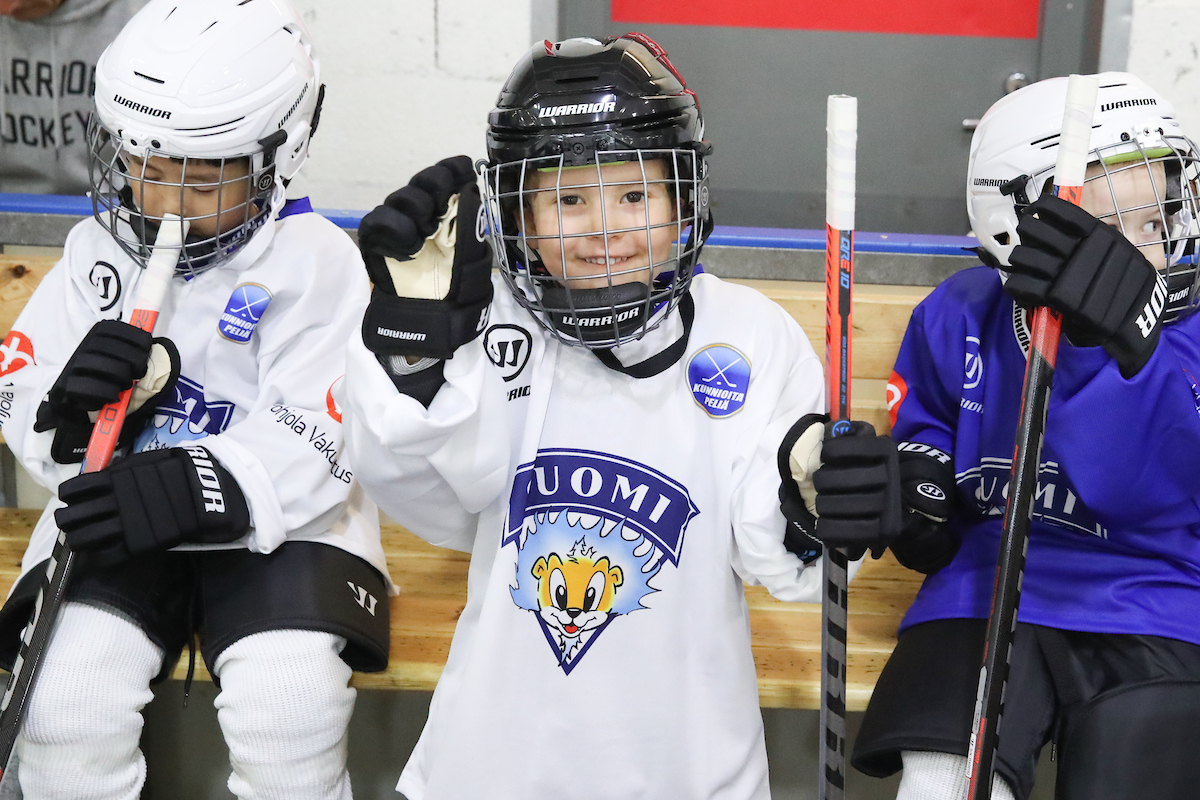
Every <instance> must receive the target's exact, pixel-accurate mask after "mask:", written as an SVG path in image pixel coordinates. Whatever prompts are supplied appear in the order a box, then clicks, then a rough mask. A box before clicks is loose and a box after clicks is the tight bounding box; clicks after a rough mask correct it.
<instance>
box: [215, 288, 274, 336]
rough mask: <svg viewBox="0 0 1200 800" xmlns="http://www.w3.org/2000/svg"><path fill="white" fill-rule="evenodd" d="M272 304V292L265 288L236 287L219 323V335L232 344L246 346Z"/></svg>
mask: <svg viewBox="0 0 1200 800" xmlns="http://www.w3.org/2000/svg"><path fill="white" fill-rule="evenodd" d="M270 304H271V292H270V291H268V289H267V287H265V286H260V285H259V284H257V283H243V284H241V285H239V286H236V287H234V289H233V294H231V295H230V296H229V302H228V303H226V304H225V311H224V313H222V314H221V319H220V321H219V322H218V323H217V333H219V334H221V335H222V336H224V337H225V338H226V339H228V340H229V341H231V342H237V343H238V344H246V342H248V341H250V337H251V336H253V335H254V329H255V328H257V327H258V322H259V320H261V319H262V315H263V312H264V311H266V310H267V306H268V305H270Z"/></svg>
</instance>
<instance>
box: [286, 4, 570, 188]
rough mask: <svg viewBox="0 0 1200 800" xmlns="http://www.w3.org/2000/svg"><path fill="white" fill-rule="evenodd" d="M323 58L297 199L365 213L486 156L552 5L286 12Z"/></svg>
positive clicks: (544, 32)
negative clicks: (503, 104) (432, 175)
mask: <svg viewBox="0 0 1200 800" xmlns="http://www.w3.org/2000/svg"><path fill="white" fill-rule="evenodd" d="M295 5H296V7H297V9H298V10H299V11H300V12H301V14H302V15H303V16H304V19H305V21H306V22H307V24H308V26H309V28H310V30H311V32H312V35H313V38H314V39H315V41H316V44H317V48H318V54H319V55H320V57H321V73H322V80H323V81H324V82H325V84H326V87H327V89H326V100H325V108H324V112H323V114H322V117H321V124H320V130H319V131H318V134H317V136H316V137H315V139H314V140H313V145H312V150H311V157H310V159H309V161H308V163H307V164H306V165H305V168H304V170H303V172H302V174H301V176H300V177H299V178H298V179H297V180H298V182H297V186H296V188H295V190H294V193H295V192H299V193H307V194H309V195H311V196H312V198H313V201H314V202H315V203H316V204H317V205H318V206H321V207H325V208H360V209H365V208H371V207H373V206H375V205H376V204H378V203H379V202H380V201H381V200H382V199H383V198H384V197H385V196H386V195H387V194H388V193H389V192H391V191H393V190H394V189H396V188H398V187H399V186H401V185H403V184H404V183H405V182H407V180H408V178H409V177H410V176H412V174H413V173H414V172H416V171H417V170H419V169H421V168H423V167H426V166H429V165H430V164H432V163H434V162H435V161H437V160H439V159H441V158H445V157H447V156H452V155H457V154H459V153H465V154H466V155H469V156H471V157H472V158H481V157H483V155H484V138H483V137H484V129H485V124H486V120H487V113H488V111H489V110H490V109H491V108H492V106H493V105H494V104H495V101H496V97H497V95H498V94H499V91H500V87H501V85H502V84H503V82H504V79H505V78H506V77H507V76H508V73H509V71H510V70H511V69H512V67H513V65H514V64H515V63H516V62H517V60H518V59H519V58H520V57H521V55H522V54H523V53H524V52H525V51H526V50H527V49H528V48H529V46H530V44H531V43H532V42H533V41H535V40H540V39H544V38H553V37H554V36H555V29H556V28H557V22H556V9H557V3H555V2H553V1H552V0H386V1H385V2H381V0H295Z"/></svg>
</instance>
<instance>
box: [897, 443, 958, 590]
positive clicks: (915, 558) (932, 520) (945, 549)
mask: <svg viewBox="0 0 1200 800" xmlns="http://www.w3.org/2000/svg"><path fill="white" fill-rule="evenodd" d="M896 449H897V450H898V451H899V455H900V499H901V502H902V503H903V504H904V528H903V531H902V532H901V533H900V535H899V536H898V537H896V540H895V541H894V542H892V545H891V547H892V553H893V554H894V555H895V556H896V560H897V561H899V562H900V563H901V564H903V565H904V566H906V567H908V568H909V569H913V570H916V571H917V572H923V573H925V574H926V575H932V574H933V573H935V572H937V571H938V570H940V569H941V568H942V567H944V566H946V565H947V564H949V563H950V562H951V561H952V560H953V559H954V556H955V554H956V553H957V552H958V547H959V545H960V544H962V539H961V538H960V537H959V535H958V533H957V532H956V531H954V530H952V529H951V527H950V525H949V520H950V517H951V515H952V514H953V513H954V506H955V498H956V497H957V495H956V490H955V483H954V460H953V459H952V458H951V457H950V455H949V454H948V453H944V452H942V451H941V450H938V449H937V448H936V447H930V446H929V445H926V444H921V443H920V442H902V443H900V444H899V445H898V446H897V448H896Z"/></svg>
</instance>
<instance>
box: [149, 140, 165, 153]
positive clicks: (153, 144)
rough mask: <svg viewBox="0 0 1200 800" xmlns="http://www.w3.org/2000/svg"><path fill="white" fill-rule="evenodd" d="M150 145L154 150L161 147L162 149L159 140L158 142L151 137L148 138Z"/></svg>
mask: <svg viewBox="0 0 1200 800" xmlns="http://www.w3.org/2000/svg"><path fill="white" fill-rule="evenodd" d="M150 146H151V147H153V148H154V149H155V150H161V149H162V143H161V142H159V141H158V139H151V140H150Z"/></svg>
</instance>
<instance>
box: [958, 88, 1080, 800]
mask: <svg viewBox="0 0 1200 800" xmlns="http://www.w3.org/2000/svg"><path fill="white" fill-rule="evenodd" d="M1097 85H1098V81H1097V79H1096V77H1095V76H1094V75H1072V76H1071V77H1070V79H1069V81H1068V83H1067V104H1066V109H1065V111H1064V112H1063V126H1062V134H1061V135H1060V137H1059V144H1058V161H1057V163H1056V164H1055V167H1054V180H1055V182H1056V183H1057V193H1058V196H1059V197H1061V198H1062V199H1064V200H1067V201H1069V202H1071V203H1075V204H1076V205H1078V204H1079V200H1080V197H1081V196H1082V194H1083V180H1084V176H1085V174H1086V172H1087V154H1088V144H1089V142H1090V140H1091V133H1092V116H1093V114H1094V113H1095V109H1096V89H1097ZM1061 329H1062V317H1061V316H1060V315H1059V314H1058V312H1055V311H1051V310H1050V309H1049V308H1046V307H1045V306H1042V307H1040V308H1037V309H1034V312H1033V330H1032V333H1031V341H1030V343H1029V361H1028V363H1027V364H1026V367H1025V386H1024V389H1023V390H1022V393H1021V417H1020V420H1019V421H1018V426H1017V439H1016V447H1015V448H1014V451H1013V462H1012V474H1011V476H1010V477H1009V481H1008V487H1009V489H1008V504H1007V505H1006V506H1005V508H1004V529H1003V532H1002V534H1001V537H1000V553H999V557H998V559H997V563H996V583H995V587H994V589H993V592H992V610H991V616H990V617H989V619H988V628H987V639H986V640H985V642H984V650H983V667H982V668H981V670H980V672H979V692H978V694H977V695H976V699H975V720H974V723H973V724H972V726H971V746H970V750H969V751H968V755H967V764H968V768H969V769H970V782H969V783H968V784H967V798H968V800H990V798H991V796H992V774H993V772H994V771H995V760H996V747H997V745H998V743H999V729H1000V722H1001V720H1002V718H1003V713H1004V690H1005V686H1006V684H1007V683H1008V667H1009V658H1010V657H1011V650H1012V643H1013V636H1014V634H1015V632H1016V625H1017V608H1018V606H1019V605H1020V602H1021V583H1022V581H1023V579H1024V575H1025V555H1026V553H1027V551H1028V549H1029V523H1030V518H1031V515H1032V511H1033V509H1032V503H1033V497H1034V492H1035V491H1036V489H1037V472H1038V463H1039V461H1040V459H1041V455H1042V436H1043V434H1044V433H1045V430H1046V408H1047V406H1048V405H1049V402H1050V385H1051V383H1052V382H1053V380H1054V362H1055V359H1056V358H1057V356H1058V337H1059V332H1060V331H1061Z"/></svg>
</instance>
